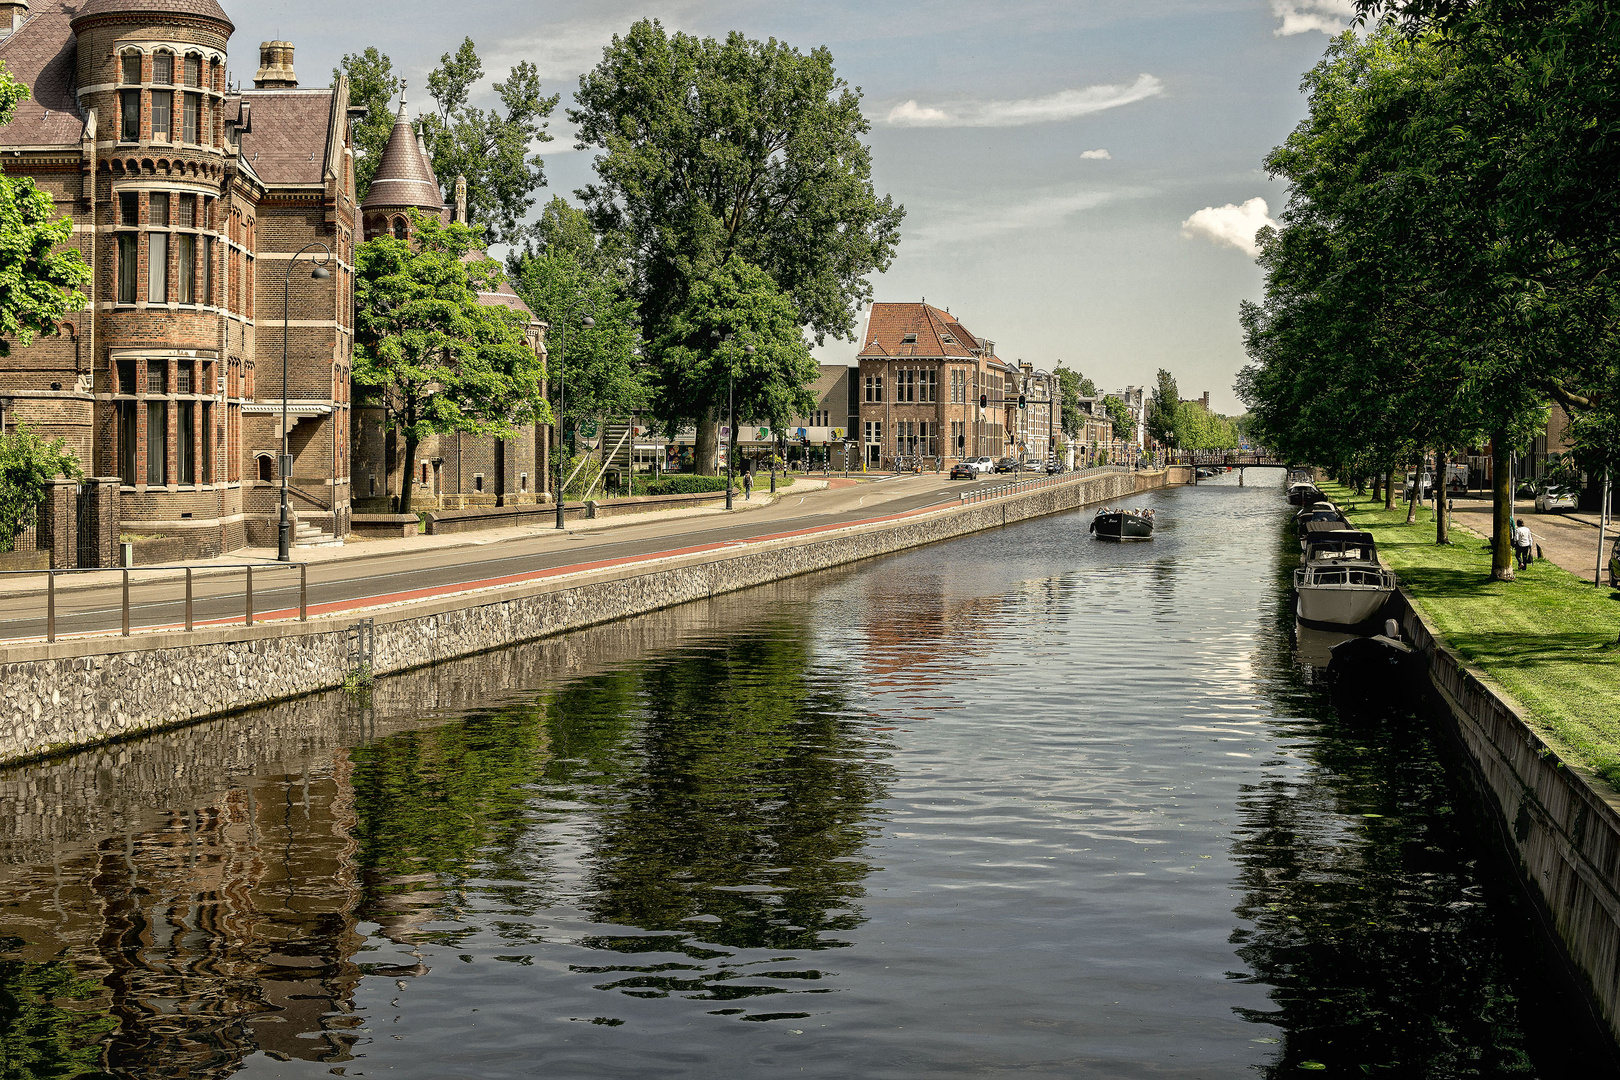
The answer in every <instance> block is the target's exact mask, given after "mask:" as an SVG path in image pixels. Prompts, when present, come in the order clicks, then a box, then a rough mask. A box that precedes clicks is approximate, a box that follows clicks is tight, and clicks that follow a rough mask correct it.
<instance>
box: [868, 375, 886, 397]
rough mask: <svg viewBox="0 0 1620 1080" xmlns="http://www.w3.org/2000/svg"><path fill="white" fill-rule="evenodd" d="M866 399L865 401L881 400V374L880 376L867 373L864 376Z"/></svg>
mask: <svg viewBox="0 0 1620 1080" xmlns="http://www.w3.org/2000/svg"><path fill="white" fill-rule="evenodd" d="M866 400H867V401H882V400H883V376H881V375H868V376H867V377H866Z"/></svg>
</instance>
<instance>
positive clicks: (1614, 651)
mask: <svg viewBox="0 0 1620 1080" xmlns="http://www.w3.org/2000/svg"><path fill="white" fill-rule="evenodd" d="M1449 638H1450V641H1451V645H1452V646H1453V647H1454V648H1455V649H1457V651H1458V652H1460V653H1462V654H1463V655H1464V656H1465V657H1467V658H1468V659H1470V660H1481V661H1485V662H1487V663H1493V664H1508V665H1511V666H1512V667H1514V668H1515V669H1517V670H1518V671H1520V672H1532V671H1537V670H1545V669H1549V668H1553V667H1556V666H1563V665H1571V666H1575V667H1598V666H1603V667H1607V668H1611V669H1613V668H1616V664H1617V661H1620V646H1617V645H1616V642H1615V640H1614V638H1612V637H1608V636H1605V635H1604V634H1601V633H1591V632H1575V631H1570V632H1565V633H1545V632H1542V633H1536V634H1521V633H1511V632H1508V631H1502V630H1489V631H1485V630H1458V631H1453V632H1452V633H1451V634H1450V635H1449ZM1617 670H1620V669H1617Z"/></svg>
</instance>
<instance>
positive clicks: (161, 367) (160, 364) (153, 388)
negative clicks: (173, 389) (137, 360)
mask: <svg viewBox="0 0 1620 1080" xmlns="http://www.w3.org/2000/svg"><path fill="white" fill-rule="evenodd" d="M146 392H147V393H148V394H167V393H168V392H169V362H168V361H167V360H148V361H147V362H146Z"/></svg>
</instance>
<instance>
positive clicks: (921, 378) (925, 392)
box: [917, 368, 939, 401]
mask: <svg viewBox="0 0 1620 1080" xmlns="http://www.w3.org/2000/svg"><path fill="white" fill-rule="evenodd" d="M917 400H918V401H938V400H939V372H938V371H935V370H934V369H932V368H929V369H928V370H926V371H919V372H917Z"/></svg>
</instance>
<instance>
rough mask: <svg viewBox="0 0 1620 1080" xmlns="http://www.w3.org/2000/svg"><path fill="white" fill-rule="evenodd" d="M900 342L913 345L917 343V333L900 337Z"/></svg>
mask: <svg viewBox="0 0 1620 1080" xmlns="http://www.w3.org/2000/svg"><path fill="white" fill-rule="evenodd" d="M900 344H902V345H915V344H917V335H916V334H907V335H906V336H905V337H903V338H901V339H900Z"/></svg>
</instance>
